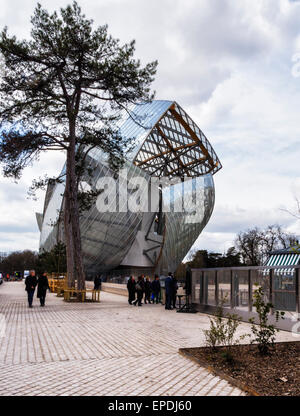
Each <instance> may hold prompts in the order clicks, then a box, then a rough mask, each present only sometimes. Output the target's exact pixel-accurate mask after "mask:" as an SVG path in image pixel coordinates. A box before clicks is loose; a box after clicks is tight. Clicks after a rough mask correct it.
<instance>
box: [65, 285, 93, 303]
mask: <svg viewBox="0 0 300 416" xmlns="http://www.w3.org/2000/svg"><path fill="white" fill-rule="evenodd" d="M87 293H91V294H92V298H91V299H88V298H87V297H86V295H87ZM78 295H79V296H80V297H81V302H88V301H90V302H100V290H93V289H83V290H78V289H75V288H68V289H64V294H63V296H64V300H65V301H66V302H72V298H73V300H74V301H75V299H77V298H78Z"/></svg>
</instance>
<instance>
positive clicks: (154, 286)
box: [151, 274, 160, 303]
mask: <svg viewBox="0 0 300 416" xmlns="http://www.w3.org/2000/svg"><path fill="white" fill-rule="evenodd" d="M151 291H152V294H153V303H154V302H156V303H158V302H159V295H160V281H159V277H158V275H157V274H156V275H155V276H154V280H153V282H152V283H151Z"/></svg>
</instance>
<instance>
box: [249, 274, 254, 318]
mask: <svg viewBox="0 0 300 416" xmlns="http://www.w3.org/2000/svg"><path fill="white" fill-rule="evenodd" d="M252 302H253V300H252V282H251V269H249V270H248V311H249V312H252Z"/></svg>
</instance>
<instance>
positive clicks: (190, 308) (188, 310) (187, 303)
mask: <svg viewBox="0 0 300 416" xmlns="http://www.w3.org/2000/svg"><path fill="white" fill-rule="evenodd" d="M184 296H185V303H184V304H183V305H182V306H181V307H180V308H179V309H178V311H176V312H179V313H197V311H196V309H195V308H194V307H193V305H192V304H191V303H190V295H188V294H187V293H186V291H185V295H184Z"/></svg>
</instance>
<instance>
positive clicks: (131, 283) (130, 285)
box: [127, 276, 135, 305]
mask: <svg viewBox="0 0 300 416" xmlns="http://www.w3.org/2000/svg"><path fill="white" fill-rule="evenodd" d="M127 290H128V303H129V305H132V302H133V301H134V300H135V280H134V277H133V276H130V277H129V280H128V282H127Z"/></svg>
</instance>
